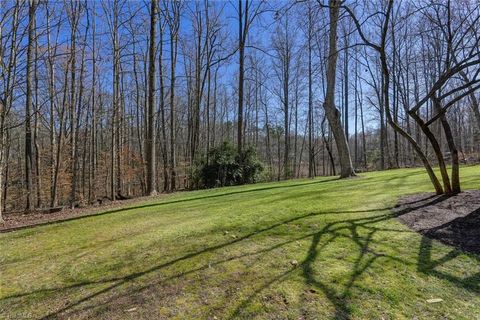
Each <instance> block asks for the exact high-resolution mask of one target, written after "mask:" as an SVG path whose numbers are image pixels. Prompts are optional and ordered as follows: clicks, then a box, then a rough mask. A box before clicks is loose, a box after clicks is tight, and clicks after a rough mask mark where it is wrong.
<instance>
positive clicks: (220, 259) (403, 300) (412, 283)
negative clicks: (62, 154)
mask: <svg viewBox="0 0 480 320" xmlns="http://www.w3.org/2000/svg"><path fill="white" fill-rule="evenodd" d="M462 181H463V187H464V188H465V189H479V188H480V168H479V167H478V166H477V167H465V168H462ZM430 191H431V186H430V182H429V181H428V178H427V176H426V174H425V173H424V170H423V169H402V170H391V171H385V172H374V173H368V174H362V175H361V177H360V178H355V179H349V180H337V179H335V178H331V177H330V178H318V179H315V180H293V181H286V182H279V183H265V184H256V185H248V186H241V187H229V188H221V189H212V190H204V191H194V192H187V193H177V194H172V195H169V196H162V197H161V198H158V199H157V200H150V201H149V202H146V203H144V204H140V205H136V206H135V207H131V208H125V209H122V210H115V211H114V212H110V213H109V212H106V213H100V214H98V215H96V216H91V217H85V218H81V219H77V220H73V221H68V222H61V223H54V224H51V225H46V226H39V227H35V228H31V229H25V230H19V231H15V232H11V233H4V234H0V248H1V250H0V275H1V276H0V288H1V290H0V314H1V315H2V318H3V317H5V318H6V319H20V318H35V319H36V318H62V319H63V318H65V319H67V318H72V319H86V318H103V319H105V318H108V319H141V318H142V319H155V318H156V319H167V318H168V319H170V318H177V319H233V318H243V319H252V318H257V319H273V318H275V319H280V318H281V319H285V318H288V319H314V318H317V319H325V318H334V317H337V318H339V319H350V318H351V319H382V318H383V319H402V318H407V319H412V318H418V319H440V318H442V319H443V318H449V319H476V318H480V294H479V293H480V271H479V270H480V258H479V257H478V256H476V255H471V254H465V253H462V252H460V251H457V250H455V249H453V248H451V247H448V246H446V245H443V244H441V243H440V242H437V241H436V240H430V239H429V238H427V237H425V236H422V235H420V234H418V233H416V232H413V231H411V230H410V229H408V228H407V227H406V226H405V225H403V224H402V223H400V222H399V221H398V220H397V219H396V218H395V216H394V215H393V214H392V209H393V207H394V206H395V204H396V203H397V201H398V199H399V197H401V196H403V195H406V194H411V193H417V192H430ZM432 299H441V300H442V301H440V300H432Z"/></svg>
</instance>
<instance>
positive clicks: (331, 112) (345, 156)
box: [323, 0, 355, 178]
mask: <svg viewBox="0 0 480 320" xmlns="http://www.w3.org/2000/svg"><path fill="white" fill-rule="evenodd" d="M340 3H341V1H339V0H330V1H329V12H330V31H329V54H328V59H327V74H326V79H327V91H326V95H325V102H324V104H323V106H324V109H325V114H326V116H327V119H328V123H329V124H330V128H331V130H332V133H333V136H334V137H335V143H336V145H337V150H338V155H339V158H340V166H341V172H340V178H348V177H353V176H355V171H354V169H353V165H352V159H351V157H350V150H349V147H348V142H347V138H346V136H345V132H344V131H343V128H342V123H341V119H340V112H339V111H338V109H337V108H336V107H335V80H336V79H335V78H336V70H337V58H338V51H337V24H338V16H339V11H340V10H339V8H340Z"/></svg>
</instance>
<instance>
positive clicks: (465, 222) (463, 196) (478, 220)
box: [394, 190, 480, 254]
mask: <svg viewBox="0 0 480 320" xmlns="http://www.w3.org/2000/svg"><path fill="white" fill-rule="evenodd" d="M394 213H395V214H396V215H397V218H398V219H399V220H400V221H401V222H403V223H404V224H406V225H407V226H408V227H410V228H411V229H413V230H415V231H417V232H419V233H421V234H423V235H425V236H427V237H429V238H432V239H437V240H440V241H441V242H443V243H445V244H448V245H451V246H453V247H455V248H457V249H460V250H462V251H465V252H470V253H475V254H480V190H469V191H465V192H462V193H460V194H458V195H455V196H451V197H448V196H436V195H434V194H431V193H430V194H428V193H422V194H415V195H411V196H407V197H404V198H402V199H401V200H400V201H399V203H398V205H397V206H396V208H395V209H394Z"/></svg>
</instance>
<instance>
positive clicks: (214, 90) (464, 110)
mask: <svg viewBox="0 0 480 320" xmlns="http://www.w3.org/2000/svg"><path fill="white" fill-rule="evenodd" d="M0 73H1V80H0V199H1V203H0V210H1V211H4V212H9V211H24V210H25V211H33V210H37V209H45V208H56V207H60V206H69V207H76V206H84V205H90V204H95V203H98V202H99V201H104V200H106V199H110V200H116V199H125V198H129V197H135V196H141V195H154V194H156V193H158V192H171V191H174V190H179V189H188V188H193V187H195V185H194V184H193V183H192V181H191V180H192V179H191V173H192V170H193V169H194V168H195V166H197V165H198V163H199V162H200V161H204V162H206V163H209V158H208V157H209V152H208V151H209V150H212V149H213V148H215V147H218V146H220V145H222V144H223V143H224V142H225V141H230V142H231V143H233V144H234V145H235V147H236V149H237V151H238V152H239V153H241V152H242V151H243V150H245V149H247V147H252V148H253V149H254V150H255V151H256V153H257V155H258V157H259V159H260V160H261V161H262V162H263V164H264V167H265V169H264V171H263V172H262V179H264V180H267V181H268V180H280V179H290V178H298V177H315V176H321V175H340V176H341V177H350V176H354V175H355V174H356V172H362V171H370V170H385V169H390V168H400V167H413V166H423V167H425V169H426V171H427V173H428V174H429V177H430V180H431V182H432V186H433V188H434V189H435V191H436V192H437V193H438V194H441V193H456V192H459V191H460V183H459V174H458V172H459V165H460V164H462V163H473V162H477V161H478V160H479V156H480V108H479V101H480V95H479V92H480V91H479V88H480V2H478V1H477V0H455V1H450V0H442V1H431V0H420V1H393V0H385V1H381V0H362V1H354V0H352V1H340V0H330V1H327V0H317V1H253V0H238V1H213V0H199V1H171V0H150V1H128V0H98V1H91V0H85V1H84V0H82V1H76V0H63V1H60V0H58V1H53V0H11V1H9V0H3V1H0ZM435 167H438V168H439V171H438V173H437V171H435V170H434V169H433V168H435ZM1 211H0V212H1ZM0 219H1V214H0Z"/></svg>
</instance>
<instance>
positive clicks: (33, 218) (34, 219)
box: [0, 194, 163, 232]
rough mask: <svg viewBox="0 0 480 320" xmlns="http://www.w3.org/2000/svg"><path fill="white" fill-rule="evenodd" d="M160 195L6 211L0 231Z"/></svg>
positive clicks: (34, 224) (92, 212) (115, 206)
mask: <svg viewBox="0 0 480 320" xmlns="http://www.w3.org/2000/svg"><path fill="white" fill-rule="evenodd" d="M162 196H163V194H160V195H157V196H149V197H138V198H132V199H127V200H121V201H114V202H112V201H104V203H103V204H101V205H96V206H89V207H84V208H75V209H68V208H63V209H62V210H59V211H55V212H47V211H35V212H30V213H25V212H15V213H6V214H4V215H3V220H4V221H5V222H4V223H3V224H1V223H0V232H9V231H15V230H19V229H25V228H29V227H33V226H38V225H43V224H49V223H54V222H58V221H67V220H72V219H77V218H80V217H87V216H92V215H96V214H99V213H103V212H106V211H110V210H114V209H121V208H124V207H130V206H132V205H134V204H136V203H140V202H145V201H147V200H149V199H154V198H159V197H162Z"/></svg>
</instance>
